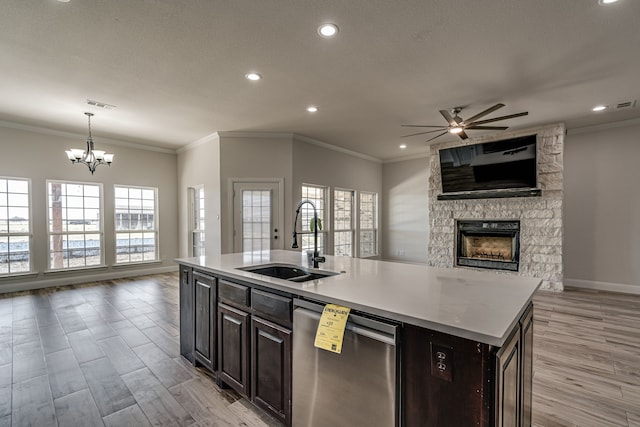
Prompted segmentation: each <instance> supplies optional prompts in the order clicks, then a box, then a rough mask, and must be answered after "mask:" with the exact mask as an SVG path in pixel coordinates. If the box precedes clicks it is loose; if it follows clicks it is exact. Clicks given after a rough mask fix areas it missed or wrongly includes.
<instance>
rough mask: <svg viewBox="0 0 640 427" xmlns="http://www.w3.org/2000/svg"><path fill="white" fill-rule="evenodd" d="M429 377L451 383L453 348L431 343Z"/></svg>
mask: <svg viewBox="0 0 640 427" xmlns="http://www.w3.org/2000/svg"><path fill="white" fill-rule="evenodd" d="M430 344H431V375H432V376H434V377H437V378H440V379H442V380H445V381H449V382H453V347H449V346H444V345H441V344H436V343H433V342H431V343H430Z"/></svg>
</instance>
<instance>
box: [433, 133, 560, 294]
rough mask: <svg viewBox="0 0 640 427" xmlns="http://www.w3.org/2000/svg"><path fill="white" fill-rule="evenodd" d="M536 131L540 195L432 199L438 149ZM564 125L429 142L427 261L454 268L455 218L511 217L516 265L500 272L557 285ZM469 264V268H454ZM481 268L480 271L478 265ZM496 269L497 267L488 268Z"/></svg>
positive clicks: (437, 191)
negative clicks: (515, 224)
mask: <svg viewBox="0 0 640 427" xmlns="http://www.w3.org/2000/svg"><path fill="white" fill-rule="evenodd" d="M533 133H535V134H537V159H538V187H539V188H540V189H541V190H542V195H541V196H540V197H509V198H503V199H467V200H438V198H437V196H438V194H440V193H441V192H442V183H441V177H440V159H439V154H438V151H439V150H440V149H442V148H449V147H455V146H460V145H470V144H477V143H482V142H489V141H497V140H502V139H507V138H516V137H519V136H525V135H531V134H533ZM565 133H566V132H565V127H564V124H557V125H552V126H545V127H541V128H535V129H528V130H522V131H514V132H505V133H500V134H497V135H491V136H482V137H477V138H469V139H468V140H466V141H464V142H463V143H462V144H461V143H460V141H457V142H449V143H442V144H435V145H432V146H431V162H430V165H431V166H430V167H431V170H430V176H429V222H430V227H431V229H430V234H429V249H428V264H429V265H431V266H434V267H454V265H455V254H456V250H455V249H456V248H455V240H456V238H455V237H456V224H455V222H456V220H460V219H469V220H476V219H496V220H499V219H503V220H508V219H516V220H520V268H519V271H518V272H508V271H505V272H504V274H517V275H520V276H528V277H537V278H540V279H542V280H543V282H542V289H552V290H557V291H560V290H562V289H563V285H562V280H563V264H562V247H563V245H562V243H563V225H562V203H563V198H564V196H563V149H564V135H565ZM456 268H469V267H456ZM484 271H486V270H484ZM492 271H497V270H492Z"/></svg>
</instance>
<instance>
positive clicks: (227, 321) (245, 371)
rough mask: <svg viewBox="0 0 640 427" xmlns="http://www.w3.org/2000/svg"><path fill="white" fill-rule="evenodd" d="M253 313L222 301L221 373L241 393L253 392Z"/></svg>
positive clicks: (219, 318)
mask: <svg viewBox="0 0 640 427" xmlns="http://www.w3.org/2000/svg"><path fill="white" fill-rule="evenodd" d="M249 317H250V315H249V313H245V312H244V311H241V310H238V309H236V308H233V307H231V306H228V305H226V304H222V303H220V304H218V375H219V378H220V380H221V381H222V382H224V383H225V384H227V385H228V386H230V387H231V388H233V389H234V390H235V391H237V392H238V393H240V394H243V395H245V396H248V395H249V339H250V337H249Z"/></svg>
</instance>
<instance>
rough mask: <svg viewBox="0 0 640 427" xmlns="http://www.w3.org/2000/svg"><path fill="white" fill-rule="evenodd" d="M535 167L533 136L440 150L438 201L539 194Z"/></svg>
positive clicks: (534, 137) (534, 138) (534, 141)
mask: <svg viewBox="0 0 640 427" xmlns="http://www.w3.org/2000/svg"><path fill="white" fill-rule="evenodd" d="M536 164H537V163H536V135H528V136H523V137H519V138H511V139H505V140H502V141H492V142H484V143H481V144H472V145H465V146H462V147H453V148H445V149H442V150H440V173H441V176H442V193H443V194H442V195H441V196H442V197H441V196H439V197H438V198H440V199H446V198H479V197H513V196H535V195H539V192H540V190H539V189H537V188H536V184H537V182H536V176H537V171H536ZM516 190H519V191H516ZM447 195H450V196H451V197H447ZM456 195H458V196H460V197H455V196H456Z"/></svg>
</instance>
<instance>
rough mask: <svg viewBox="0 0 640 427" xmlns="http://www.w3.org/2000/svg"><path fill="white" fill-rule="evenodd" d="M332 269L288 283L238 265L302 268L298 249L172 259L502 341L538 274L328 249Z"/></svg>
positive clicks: (478, 338) (475, 337)
mask: <svg viewBox="0 0 640 427" xmlns="http://www.w3.org/2000/svg"><path fill="white" fill-rule="evenodd" d="M326 258H327V261H326V262H325V263H323V264H320V270H330V271H334V272H342V273H341V274H338V275H336V276H330V277H327V278H323V279H319V280H312V281H308V282H304V283H294V282H289V281H287V280H282V279H276V278H272V277H268V276H264V275H260V274H255V273H250V272H247V271H243V270H238V269H237V268H238V267H247V266H251V265H259V264H267V263H287V264H296V265H302V266H303V267H305V268H306V267H307V260H306V257H305V256H304V255H302V254H301V253H300V252H295V251H286V250H275V251H265V252H246V253H237V254H227V255H222V256H220V257H196V258H182V259H178V260H176V262H178V263H180V264H185V265H189V266H191V267H196V268H199V269H201V270H205V271H209V272H211V273H214V274H219V275H223V276H226V277H228V278H230V279H234V278H235V279H239V280H244V281H247V282H252V283H255V284H259V285H262V286H265V287H268V288H272V289H277V290H281V291H285V292H288V293H292V294H296V295H300V296H303V297H307V298H311V299H314V300H317V301H321V302H325V303H335V304H339V305H343V306H346V307H350V308H351V309H353V310H358V311H362V312H365V313H371V314H374V315H377V316H381V317H386V318H388V319H392V320H397V321H401V322H404V323H409V324H412V325H416V326H420V327H424V328H428V329H433V330H436V331H440V332H444V333H448V334H451V335H455V336H460V337H463V338H468V339H471V340H475V341H478V342H482V343H486V344H490V345H494V346H498V347H501V346H502V345H503V344H504V342H505V340H506V339H507V338H508V336H507V335H508V334H509V332H510V331H511V330H512V329H513V326H514V325H515V324H516V322H517V321H518V319H519V318H520V316H521V315H522V314H523V313H524V310H525V309H526V307H527V305H528V304H529V302H530V301H531V299H532V297H533V293H534V292H535V291H536V289H537V288H538V286H540V283H541V280H540V279H534V278H526V277H520V276H515V275H510V274H498V273H492V272H484V271H477V270H471V269H464V268H433V267H427V266H423V265H417V264H404V263H397V262H387V261H373V260H366V259H358V258H349V257H332V256H326Z"/></svg>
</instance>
